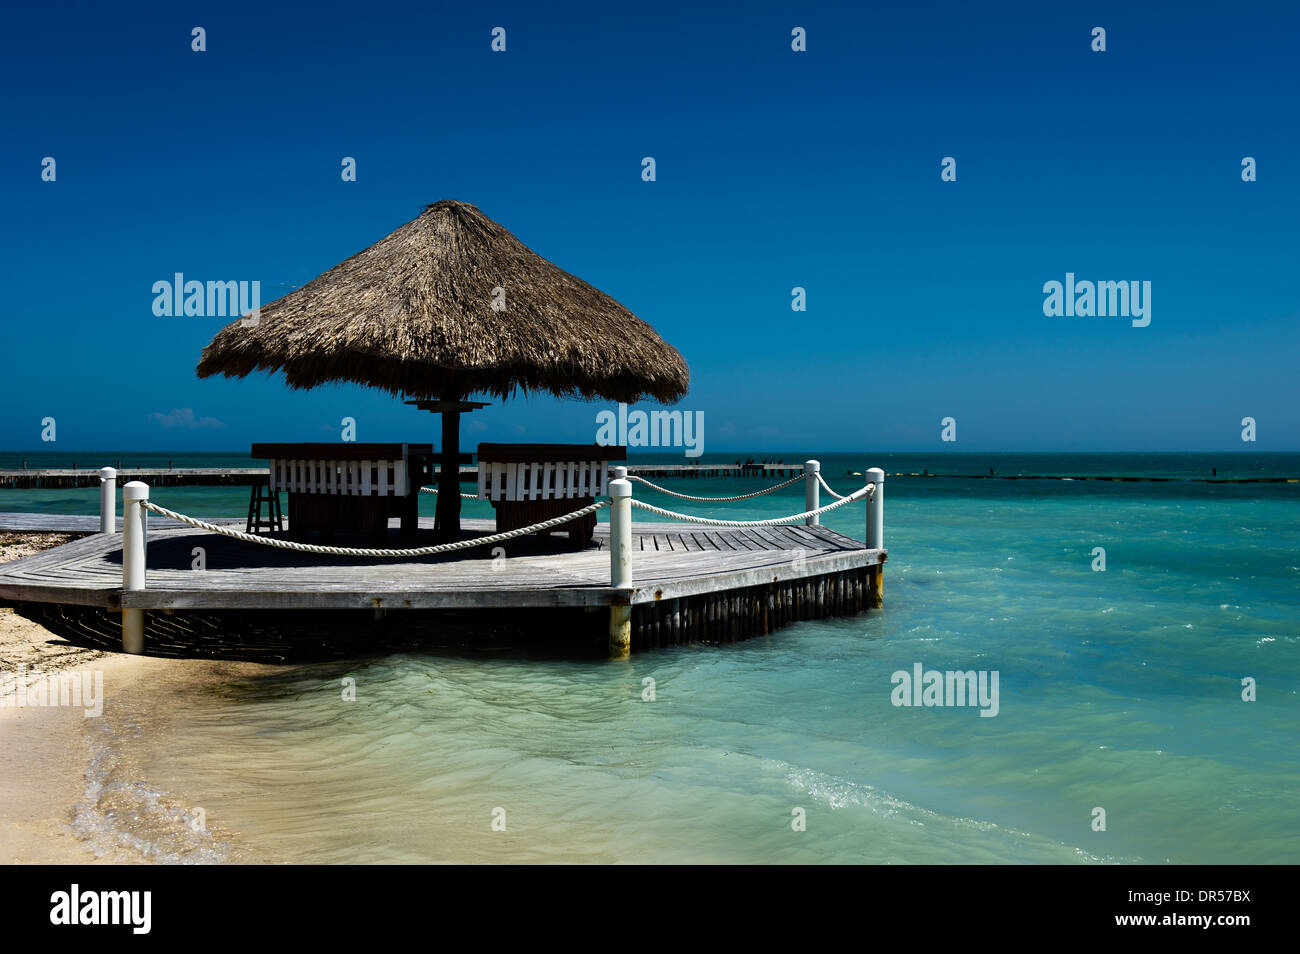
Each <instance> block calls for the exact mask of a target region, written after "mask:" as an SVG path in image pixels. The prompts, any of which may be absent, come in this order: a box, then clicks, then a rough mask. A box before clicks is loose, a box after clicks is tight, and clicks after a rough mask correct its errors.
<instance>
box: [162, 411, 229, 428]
mask: <svg viewBox="0 0 1300 954" xmlns="http://www.w3.org/2000/svg"><path fill="white" fill-rule="evenodd" d="M149 420H151V421H153V422H154V423H155V424H161V425H162V426H163V427H166V428H176V427H179V428H181V429H182V430H186V431H201V430H216V429H217V428H221V427H225V426H226V425H225V424H222V423H221V422H220V421H218V420H217V419H216V418H215V417H199V416H198V415H196V414H195V413H194V408H192V407H174V408H172V409H171V412H170V413H168V414H163V413H162V412H161V411H154V412H153V413H152V414H150V415H149Z"/></svg>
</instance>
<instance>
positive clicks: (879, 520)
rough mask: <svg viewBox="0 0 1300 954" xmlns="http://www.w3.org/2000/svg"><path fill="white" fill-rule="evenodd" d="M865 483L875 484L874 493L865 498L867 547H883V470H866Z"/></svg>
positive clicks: (879, 548)
mask: <svg viewBox="0 0 1300 954" xmlns="http://www.w3.org/2000/svg"><path fill="white" fill-rule="evenodd" d="M867 483H869V484H875V485H876V490H875V493H873V494H871V496H869V497H868V498H867V549H868V550H883V549H884V547H885V472H884V471H883V470H881V469H880V468H879V467H872V468H871V469H870V470H868V471H867Z"/></svg>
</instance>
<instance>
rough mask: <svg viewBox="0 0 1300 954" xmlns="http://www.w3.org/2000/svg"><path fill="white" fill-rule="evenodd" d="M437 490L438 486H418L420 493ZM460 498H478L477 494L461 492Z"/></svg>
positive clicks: (433, 492)
mask: <svg viewBox="0 0 1300 954" xmlns="http://www.w3.org/2000/svg"><path fill="white" fill-rule="evenodd" d="M437 492H438V488H436V487H421V488H420V493H422V494H436V493H437ZM460 499H461V500H478V499H479V496H478V494H461V495H460Z"/></svg>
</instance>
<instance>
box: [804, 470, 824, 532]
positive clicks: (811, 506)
mask: <svg viewBox="0 0 1300 954" xmlns="http://www.w3.org/2000/svg"><path fill="white" fill-rule="evenodd" d="M821 469H822V465H821V462H820V461H816V460H806V461H804V462H803V476H804V481H803V502H804V508H803V509H804V510H816V509H817V508H818V507H819V506H821V504H819V503H818V502H817V498H818V496H819V495H820V494H821V488H820V487H818V486H817V475H818V473H819V472H820V471H821ZM804 523H805V524H806V525H808V526H810V527H815V526H817V525H818V524H820V523H821V517H819V516H818V515H817V514H813V515H812V516H811V517H806V518H805V519H804Z"/></svg>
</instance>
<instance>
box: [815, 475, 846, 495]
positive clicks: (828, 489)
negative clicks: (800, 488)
mask: <svg viewBox="0 0 1300 954" xmlns="http://www.w3.org/2000/svg"><path fill="white" fill-rule="evenodd" d="M817 482H818V483H819V484H821V485H822V490H824V491H826V492H827V493H828V494H830V495H831V496H832V497H834V498H835V499H836V500H843V499H844V496H843V494H837V493H836V492H835V491H833V490H831V485H830V484H828V483H826V478H825V477H823V476H822V472H821V471H820V470H819V471H817Z"/></svg>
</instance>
